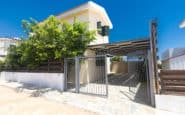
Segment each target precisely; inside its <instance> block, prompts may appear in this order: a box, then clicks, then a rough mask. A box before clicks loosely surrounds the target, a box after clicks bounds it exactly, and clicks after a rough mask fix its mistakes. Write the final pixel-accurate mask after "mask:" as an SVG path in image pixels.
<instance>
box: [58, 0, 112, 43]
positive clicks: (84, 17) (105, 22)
mask: <svg viewBox="0 0 185 115" xmlns="http://www.w3.org/2000/svg"><path fill="white" fill-rule="evenodd" d="M57 18H58V19H60V20H61V21H62V22H68V23H70V24H72V23H73V22H74V19H76V20H78V21H80V22H87V23H88V28H87V29H88V30H96V40H94V41H93V42H92V43H90V45H95V44H103V43H109V37H108V36H102V35H100V34H98V29H99V28H98V26H102V27H103V26H108V27H109V29H112V28H113V25H112V22H111V20H110V19H109V16H108V14H107V12H106V11H105V9H104V8H103V7H102V6H100V5H98V4H96V3H94V2H92V1H89V2H87V3H85V4H82V5H80V6H78V7H75V8H73V9H71V10H68V11H66V12H63V13H61V14H59V15H58V16H57Z"/></svg>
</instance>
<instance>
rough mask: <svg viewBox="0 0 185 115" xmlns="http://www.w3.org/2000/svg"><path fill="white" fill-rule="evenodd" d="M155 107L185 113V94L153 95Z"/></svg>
mask: <svg viewBox="0 0 185 115" xmlns="http://www.w3.org/2000/svg"><path fill="white" fill-rule="evenodd" d="M155 104H156V108H157V109H162V110H167V111H171V112H177V113H183V114H185V96H173V95H155Z"/></svg>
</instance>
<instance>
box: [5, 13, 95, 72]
mask: <svg viewBox="0 0 185 115" xmlns="http://www.w3.org/2000/svg"><path fill="white" fill-rule="evenodd" d="M87 24H88V23H86V22H84V23H82V22H79V21H77V20H76V19H74V23H73V24H69V23H66V22H64V23H62V22H61V21H60V20H58V19H57V18H56V17H55V16H50V17H49V18H47V19H46V20H44V21H43V22H41V23H38V21H36V20H34V19H30V20H29V21H26V20H23V21H22V27H23V28H24V30H25V31H24V32H25V33H26V34H27V35H28V36H29V37H28V39H27V40H22V42H21V43H20V44H19V45H18V46H17V47H14V48H13V49H11V50H10V52H11V53H9V55H8V60H7V61H8V62H9V63H12V64H16V65H21V66H24V65H26V66H27V67H29V68H35V67H38V66H39V65H40V64H42V63H43V62H50V61H53V60H59V61H60V62H61V63H63V60H64V58H66V57H73V56H78V55H83V53H84V51H85V50H86V49H87V47H88V44H89V43H90V42H91V41H93V40H94V39H95V31H89V30H87ZM13 57H16V58H15V60H16V61H15V60H14V59H12V58H13Z"/></svg>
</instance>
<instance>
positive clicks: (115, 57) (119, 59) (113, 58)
mask: <svg viewBox="0 0 185 115" xmlns="http://www.w3.org/2000/svg"><path fill="white" fill-rule="evenodd" d="M111 61H112V62H113V61H115V62H121V61H123V57H121V56H114V57H112V58H111Z"/></svg>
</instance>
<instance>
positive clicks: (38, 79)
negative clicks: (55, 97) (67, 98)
mask: <svg viewBox="0 0 185 115" xmlns="http://www.w3.org/2000/svg"><path fill="white" fill-rule="evenodd" d="M0 79H1V80H6V81H16V82H20V83H28V84H32V85H35V86H38V87H49V88H53V89H57V90H60V91H64V86H65V77H64V74H63V73H28V72H0Z"/></svg>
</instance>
